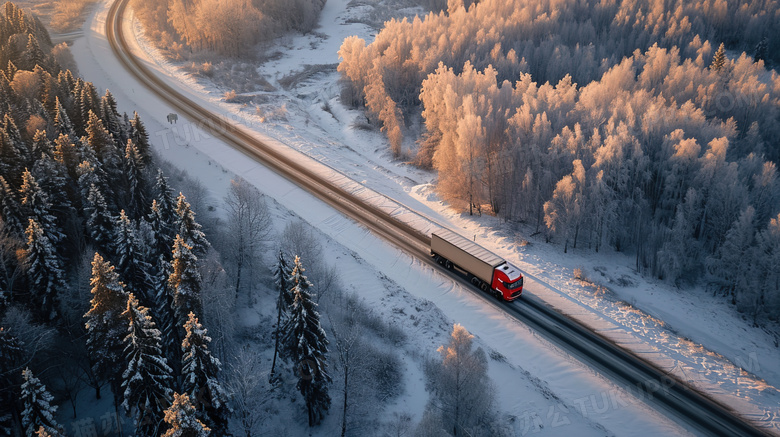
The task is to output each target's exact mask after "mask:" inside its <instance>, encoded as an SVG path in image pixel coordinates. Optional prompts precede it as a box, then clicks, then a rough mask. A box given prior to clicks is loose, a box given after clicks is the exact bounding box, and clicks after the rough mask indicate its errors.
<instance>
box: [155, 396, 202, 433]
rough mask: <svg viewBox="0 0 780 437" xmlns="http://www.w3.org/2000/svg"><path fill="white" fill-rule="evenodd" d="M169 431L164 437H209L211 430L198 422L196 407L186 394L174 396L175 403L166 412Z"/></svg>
mask: <svg viewBox="0 0 780 437" xmlns="http://www.w3.org/2000/svg"><path fill="white" fill-rule="evenodd" d="M165 423H167V424H168V430H167V431H165V433H164V434H163V435H162V437H208V436H209V435H211V430H210V429H209V428H208V427H207V426H206V425H204V424H203V423H202V422H201V421H200V420H198V417H197V413H196V411H195V407H194V406H193V405H192V403H191V402H190V398H189V396H187V394H186V393H182V394H178V393H174V394H173V403H172V404H171V406H170V407H168V409H167V410H165Z"/></svg>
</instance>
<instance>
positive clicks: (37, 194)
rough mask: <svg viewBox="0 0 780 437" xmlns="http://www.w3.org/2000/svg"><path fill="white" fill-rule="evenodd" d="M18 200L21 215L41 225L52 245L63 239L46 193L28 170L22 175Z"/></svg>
mask: <svg viewBox="0 0 780 437" xmlns="http://www.w3.org/2000/svg"><path fill="white" fill-rule="evenodd" d="M19 198H20V200H21V201H22V202H21V204H22V211H23V213H24V214H25V215H26V216H27V218H33V219H35V221H36V222H37V223H38V224H39V225H41V227H42V228H43V230H44V233H45V234H46V237H48V238H49V241H51V243H52V244H54V245H57V244H58V243H59V242H61V241H62V240H63V239H64V238H65V235H64V234H63V233H62V230H61V229H60V226H59V225H58V224H57V219H56V218H55V217H54V216H53V215H52V214H51V209H52V206H51V202H50V201H49V195H48V193H46V191H45V190H44V189H43V188H42V187H41V186H40V185H39V184H38V182H37V181H36V180H35V177H34V176H33V174H32V173H31V172H30V171H29V170H25V171H24V173H23V174H22V187H21V188H20V189H19Z"/></svg>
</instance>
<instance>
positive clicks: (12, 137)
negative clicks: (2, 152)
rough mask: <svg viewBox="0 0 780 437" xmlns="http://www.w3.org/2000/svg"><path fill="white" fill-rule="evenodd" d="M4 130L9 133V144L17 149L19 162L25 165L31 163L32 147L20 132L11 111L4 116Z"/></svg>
mask: <svg viewBox="0 0 780 437" xmlns="http://www.w3.org/2000/svg"><path fill="white" fill-rule="evenodd" d="M2 130H3V132H5V133H6V134H7V135H8V140H9V143H8V145H9V146H10V147H13V148H14V149H15V150H16V152H15V153H16V155H17V156H18V157H19V159H20V161H19V164H21V165H24V166H27V165H29V164H31V162H32V161H31V159H32V156H31V155H30V149H28V148H27V143H26V142H25V141H24V140H23V139H22V133H21V132H19V128H18V127H17V126H16V122H15V121H14V118H13V116H12V115H11V113H10V112H6V113H5V115H4V116H3V129H2Z"/></svg>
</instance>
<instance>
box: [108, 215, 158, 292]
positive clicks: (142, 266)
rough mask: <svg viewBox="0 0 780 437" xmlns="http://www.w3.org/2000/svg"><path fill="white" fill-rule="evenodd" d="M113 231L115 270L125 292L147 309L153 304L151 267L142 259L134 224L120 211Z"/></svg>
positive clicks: (141, 250) (142, 253)
mask: <svg viewBox="0 0 780 437" xmlns="http://www.w3.org/2000/svg"><path fill="white" fill-rule="evenodd" d="M114 229H115V233H114V249H113V253H114V256H115V258H114V259H115V260H116V269H117V271H118V272H119V275H120V276H121V278H122V279H124V284H125V290H126V291H127V292H128V293H132V294H134V295H135V296H136V297H137V298H138V299H140V300H141V302H142V303H143V304H144V306H147V307H148V306H150V305H151V304H152V303H153V302H154V295H153V294H152V290H151V282H152V281H151V278H150V277H149V271H150V270H151V266H150V265H149V264H148V263H147V262H146V260H145V259H144V250H143V248H142V247H141V242H140V241H139V239H138V238H137V237H136V233H135V231H136V228H135V223H134V222H132V221H131V220H130V219H129V218H128V217H127V215H125V212H124V211H121V212H120V213H119V217H118V218H117V220H116V222H115V225H114Z"/></svg>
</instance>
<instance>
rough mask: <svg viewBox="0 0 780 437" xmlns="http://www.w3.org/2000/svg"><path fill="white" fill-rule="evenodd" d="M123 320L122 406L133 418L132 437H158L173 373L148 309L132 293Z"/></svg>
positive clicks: (168, 403) (169, 396)
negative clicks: (125, 364)
mask: <svg viewBox="0 0 780 437" xmlns="http://www.w3.org/2000/svg"><path fill="white" fill-rule="evenodd" d="M122 318H123V319H124V320H125V321H127V322H129V323H128V328H127V331H128V334H127V336H126V337H125V340H124V343H125V360H126V362H127V369H126V370H125V371H124V373H123V374H122V388H124V402H122V406H123V407H124V409H125V411H126V412H127V414H128V415H132V416H134V418H135V427H136V429H135V435H137V436H138V437H144V436H153V435H159V434H160V430H161V425H162V421H163V416H164V411H165V409H166V408H167V407H168V405H170V402H171V395H172V393H173V392H172V390H171V384H172V379H173V378H172V376H171V372H172V371H171V368H170V367H168V363H167V361H166V359H165V357H164V356H163V354H162V346H161V335H160V331H159V330H158V329H157V328H155V324H154V322H153V321H152V317H151V316H150V315H149V309H148V308H146V307H143V306H141V305H139V303H138V299H136V298H135V296H133V294H132V293H131V294H130V296H128V298H127V308H126V309H125V311H124V312H123V313H122Z"/></svg>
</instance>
